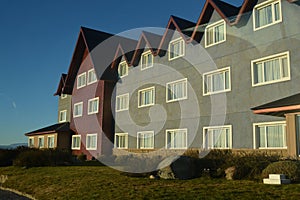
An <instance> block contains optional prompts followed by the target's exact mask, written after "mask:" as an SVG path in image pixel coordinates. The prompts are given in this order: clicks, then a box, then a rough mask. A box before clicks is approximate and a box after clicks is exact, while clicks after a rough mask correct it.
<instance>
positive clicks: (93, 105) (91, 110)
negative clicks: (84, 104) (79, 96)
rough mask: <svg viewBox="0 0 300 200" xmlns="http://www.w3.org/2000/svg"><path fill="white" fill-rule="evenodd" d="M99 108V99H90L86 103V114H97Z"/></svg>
mask: <svg viewBox="0 0 300 200" xmlns="http://www.w3.org/2000/svg"><path fill="white" fill-rule="evenodd" d="M98 108H99V97H97V98H94V99H90V100H89V102H88V114H89V115H91V114H95V113H98Z"/></svg>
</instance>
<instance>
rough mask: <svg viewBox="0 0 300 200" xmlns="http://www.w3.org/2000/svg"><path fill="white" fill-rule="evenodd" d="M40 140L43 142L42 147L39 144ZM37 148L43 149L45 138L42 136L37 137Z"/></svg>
mask: <svg viewBox="0 0 300 200" xmlns="http://www.w3.org/2000/svg"><path fill="white" fill-rule="evenodd" d="M40 139H42V140H43V143H42V145H41V144H40ZM38 148H40V149H42V148H45V137H44V136H39V137H38Z"/></svg>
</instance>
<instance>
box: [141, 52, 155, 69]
mask: <svg viewBox="0 0 300 200" xmlns="http://www.w3.org/2000/svg"><path fill="white" fill-rule="evenodd" d="M152 66H153V55H152V53H151V51H147V52H145V53H143V54H142V67H141V70H144V69H148V68H150V67H152Z"/></svg>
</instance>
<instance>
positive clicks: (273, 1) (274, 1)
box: [252, 0, 282, 31]
mask: <svg viewBox="0 0 300 200" xmlns="http://www.w3.org/2000/svg"><path fill="white" fill-rule="evenodd" d="M277 3H279V15H280V16H279V20H277V21H275V9H274V5H275V4H277ZM269 5H271V7H272V23H270V24H266V25H264V26H260V27H256V11H257V10H259V9H262V8H265V7H267V6H269ZM252 15H253V30H254V31H257V30H260V29H263V28H266V27H269V26H272V25H274V24H278V23H280V22H282V9H281V0H269V1H265V2H262V3H260V4H258V5H256V6H255V7H254V8H253V11H252Z"/></svg>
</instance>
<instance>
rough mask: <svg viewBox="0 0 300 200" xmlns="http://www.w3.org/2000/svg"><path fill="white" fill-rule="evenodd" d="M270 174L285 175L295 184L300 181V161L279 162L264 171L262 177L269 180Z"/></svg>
mask: <svg viewBox="0 0 300 200" xmlns="http://www.w3.org/2000/svg"><path fill="white" fill-rule="evenodd" d="M269 174H284V175H286V176H287V178H289V179H290V180H291V181H293V182H299V181H300V161H279V162H274V163H271V164H270V165H268V166H267V167H266V168H265V169H264V170H263V171H262V177H263V178H267V177H268V176H269Z"/></svg>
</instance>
